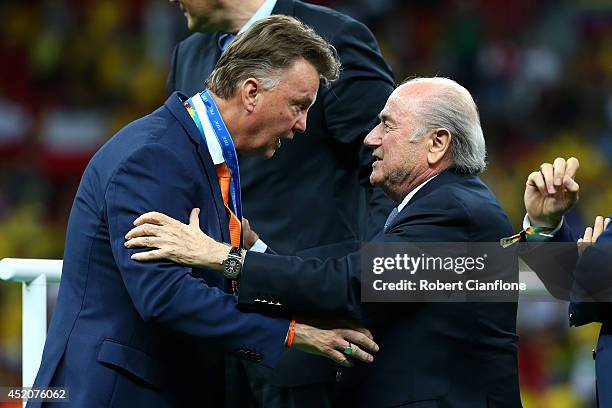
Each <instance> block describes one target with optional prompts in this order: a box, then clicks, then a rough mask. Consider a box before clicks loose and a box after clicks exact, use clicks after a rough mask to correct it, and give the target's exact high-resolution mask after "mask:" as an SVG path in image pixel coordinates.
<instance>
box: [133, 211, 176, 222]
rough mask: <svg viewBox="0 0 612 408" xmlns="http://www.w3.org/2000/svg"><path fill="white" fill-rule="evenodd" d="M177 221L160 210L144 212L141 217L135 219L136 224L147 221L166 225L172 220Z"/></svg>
mask: <svg viewBox="0 0 612 408" xmlns="http://www.w3.org/2000/svg"><path fill="white" fill-rule="evenodd" d="M173 221H176V220H175V219H174V218H172V217H168V216H167V215H166V214H162V213H160V212H156V211H151V212H148V213H144V214H142V215H141V216H140V217H138V218H136V220H135V221H134V225H141V224H145V223H149V224H155V225H166V224H170V223H171V222H173Z"/></svg>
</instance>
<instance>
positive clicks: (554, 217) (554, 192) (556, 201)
mask: <svg viewBox="0 0 612 408" xmlns="http://www.w3.org/2000/svg"><path fill="white" fill-rule="evenodd" d="M578 167H580V163H579V162H578V159H576V158H574V157H570V158H569V159H567V160H565V159H563V158H561V157H558V158H556V159H555V161H554V163H553V164H550V163H543V164H542V165H541V166H540V171H534V172H533V173H531V174H530V175H529V177H528V178H527V183H526V185H525V196H524V200H525V209H526V210H527V216H528V217H529V221H530V222H531V225H533V226H540V227H550V228H554V227H556V226H557V225H558V224H559V222H561V218H562V217H563V215H564V214H565V213H566V212H567V211H568V210H569V209H570V208H571V207H572V206H573V205H574V204H575V203H576V201H578V191H579V189H580V186H579V185H578V183H576V181H575V180H574V177H575V175H576V171H577V170H578Z"/></svg>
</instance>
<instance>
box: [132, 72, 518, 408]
mask: <svg viewBox="0 0 612 408" xmlns="http://www.w3.org/2000/svg"><path fill="white" fill-rule="evenodd" d="M379 118H380V124H379V125H378V126H377V127H376V128H374V129H373V130H372V131H371V132H370V133H369V134H368V136H367V137H366V138H365V140H364V143H365V144H366V145H368V146H371V147H372V148H373V149H374V152H373V156H374V159H375V161H374V163H373V166H372V174H371V176H370V181H371V183H372V184H373V185H375V186H379V187H381V188H382V190H383V191H384V192H385V194H386V195H387V196H388V197H390V198H391V199H392V200H394V201H395V202H396V203H397V207H396V208H395V209H394V210H393V211H392V213H391V214H390V215H389V219H388V221H387V223H386V225H385V227H384V229H383V230H382V231H380V233H379V234H378V235H377V236H376V237H375V239H374V241H375V242H378V243H388V242H396V243H397V242H399V243H423V242H459V243H470V242H499V240H500V239H501V238H502V237H505V236H509V235H511V232H512V229H511V226H510V223H509V221H508V219H507V217H506V214H505V213H504V211H503V210H502V208H501V207H500V205H499V203H498V201H497V199H496V198H495V196H494V194H493V193H492V192H491V190H490V189H489V188H488V187H487V186H486V185H485V184H484V183H483V182H482V181H481V180H480V178H479V177H478V174H479V173H481V172H482V171H483V170H484V168H485V158H486V148H485V141H484V137H483V133H482V129H481V126H480V119H479V115H478V110H477V107H476V104H475V103H474V100H473V99H472V97H471V95H470V93H469V92H468V91H467V90H466V89H465V88H463V87H462V86H460V85H459V84H457V83H456V82H454V81H452V80H450V79H446V78H417V79H413V80H410V81H407V82H405V83H404V84H402V85H401V86H399V87H398V88H397V89H396V90H395V91H394V92H393V93H392V95H391V96H390V97H389V99H388V101H387V103H386V105H385V107H384V109H383V110H382V111H381V112H380V115H379ZM296 165H297V164H296ZM312 222H316V220H312ZM136 224H137V225H138V226H137V227H136V228H135V229H133V230H132V231H131V232H130V233H129V234H128V239H129V240H128V241H127V245H128V246H142V245H143V244H146V245H147V246H150V247H156V248H159V249H158V251H156V253H152V252H143V253H140V254H138V259H139V260H142V261H149V260H151V259H156V258H158V257H167V258H169V259H173V260H175V261H178V262H184V261H185V260H186V259H191V261H189V262H193V263H194V264H196V265H201V266H205V267H206V268H210V269H215V270H218V271H221V267H220V266H219V264H220V262H221V261H222V260H223V259H224V257H225V256H226V255H227V253H228V252H229V250H230V248H229V247H228V246H227V245H224V244H219V243H216V242H214V241H213V240H212V239H210V238H209V237H207V236H206V235H204V234H203V233H202V232H201V231H199V229H198V228H197V225H196V224H192V225H186V224H181V223H179V222H177V221H175V220H172V219H170V218H169V217H166V216H164V215H163V214H159V213H148V214H145V215H143V216H141V217H140V218H139V219H138V220H137V222H136ZM152 224H156V226H155V227H154V229H155V234H154V235H155V236H152V234H151V228H152V227H153V226H152ZM173 236H174V237H180V239H173V238H172V237H173ZM188 248H190V249H188ZM242 261H243V265H242V266H243V267H242V270H241V271H240V273H239V274H238V277H237V279H238V281H239V289H240V292H239V303H240V304H242V305H243V306H250V307H256V308H258V309H260V310H266V309H268V310H269V309H271V308H275V309H279V310H286V311H289V312H292V313H298V316H299V313H303V314H305V313H315V312H317V313H321V314H327V315H333V316H345V317H349V318H354V319H358V320H361V321H364V322H367V324H368V325H369V327H371V328H372V332H373V333H374V335H375V336H376V337H377V339H378V341H379V344H380V351H379V352H378V354H377V358H376V360H375V362H374V363H373V364H371V365H368V366H365V365H361V366H358V367H356V368H355V369H353V370H347V372H346V375H344V376H343V378H341V379H340V381H339V384H338V394H337V395H338V404H342V405H346V406H365V407H373V406H376V407H378V406H384V407H387V406H399V405H401V406H410V407H415V408H416V407H419V408H425V407H483V408H484V407H518V406H521V402H520V394H519V387H518V374H517V371H518V370H517V345H516V341H517V336H516V303H515V302H500V303H479V302H462V303H441V302H421V303H407V302H406V303H361V289H362V287H361V285H362V273H361V261H362V254H360V253H359V252H356V253H353V254H350V255H348V256H345V257H342V258H337V259H331V260H328V261H320V260H318V259H300V258H298V257H288V256H280V255H274V254H261V253H251V252H250V251H249V252H246V253H243V260H242ZM298 321H299V317H298Z"/></svg>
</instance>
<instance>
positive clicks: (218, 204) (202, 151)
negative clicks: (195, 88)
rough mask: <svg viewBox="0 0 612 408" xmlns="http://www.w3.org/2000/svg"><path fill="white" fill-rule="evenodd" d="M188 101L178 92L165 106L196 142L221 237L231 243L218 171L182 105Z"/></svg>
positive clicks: (171, 96)
mask: <svg viewBox="0 0 612 408" xmlns="http://www.w3.org/2000/svg"><path fill="white" fill-rule="evenodd" d="M184 99H187V98H185V95H183V94H180V93H178V92H174V93H173V94H172V95H170V97H169V98H168V100H166V102H165V104H164V105H165V106H166V107H167V108H168V110H170V112H171V113H172V115H173V116H174V117H175V118H176V120H177V121H178V122H179V123H180V124H181V126H182V127H183V129H184V130H185V132H186V133H187V135H189V138H190V139H191V140H192V141H193V142H194V144H195V147H196V149H197V152H198V156H199V158H200V161H201V163H202V166H203V167H204V173H206V177H207V178H208V185H209V186H210V190H211V194H212V196H213V197H214V201H215V208H216V210H217V217H218V218H219V224H220V225H221V235H222V237H223V241H224V242H230V234H229V222H228V218H227V214H226V212H225V207H224V205H223V196H222V195H221V188H220V187H219V179H218V178H217V171H216V170H215V165H214V163H213V161H212V158H211V157H210V153H209V152H208V147H207V146H206V143H204V139H203V138H202V136H201V135H200V131H199V130H198V128H197V127H196V125H195V123H194V121H193V119H191V117H190V116H189V113H187V110H186V109H185V107H184V106H183V104H182V102H181V101H182V100H184Z"/></svg>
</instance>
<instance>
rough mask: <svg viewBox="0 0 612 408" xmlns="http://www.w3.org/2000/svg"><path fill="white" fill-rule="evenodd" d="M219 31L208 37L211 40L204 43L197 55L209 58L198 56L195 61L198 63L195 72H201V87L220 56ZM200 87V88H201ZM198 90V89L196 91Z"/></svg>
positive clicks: (202, 87)
mask: <svg viewBox="0 0 612 408" xmlns="http://www.w3.org/2000/svg"><path fill="white" fill-rule="evenodd" d="M219 36H220V34H219V33H215V34H214V35H212V36H211V37H210V39H211V41H209V42H208V43H206V44H205V45H204V46H203V47H202V50H201V53H200V54H197V55H198V56H202V55H208V56H210V58H198V59H197V61H196V63H198V64H199V65H200V67H199V69H198V71H197V72H201V78H202V84H201V85H200V88H201V89H204V81H205V80H206V78H208V76H209V75H210V74H211V72H212V71H213V69H215V65H217V61H219V58H221V50H220V49H219ZM201 89H200V90H201ZM196 92H198V91H196Z"/></svg>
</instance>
